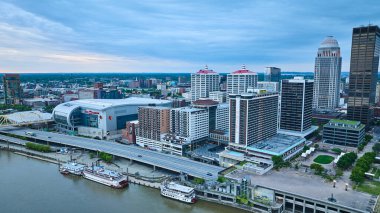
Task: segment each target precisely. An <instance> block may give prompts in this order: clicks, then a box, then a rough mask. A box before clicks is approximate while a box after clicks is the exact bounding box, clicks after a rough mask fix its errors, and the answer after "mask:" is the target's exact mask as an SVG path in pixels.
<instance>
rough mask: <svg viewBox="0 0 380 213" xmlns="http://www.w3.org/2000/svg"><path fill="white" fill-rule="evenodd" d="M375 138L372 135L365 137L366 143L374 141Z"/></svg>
mask: <svg viewBox="0 0 380 213" xmlns="http://www.w3.org/2000/svg"><path fill="white" fill-rule="evenodd" d="M372 138H373V136H372V135H365V136H364V141H366V142H367V143H368V142H370V141H371V140H372Z"/></svg>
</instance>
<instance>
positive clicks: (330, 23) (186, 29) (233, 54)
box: [0, 0, 380, 73]
mask: <svg viewBox="0 0 380 213" xmlns="http://www.w3.org/2000/svg"><path fill="white" fill-rule="evenodd" d="M373 2H375V1H373ZM216 3H218V4H216ZM351 5H352V3H349V2H329V3H328V7H326V2H320V3H309V2H308V3H307V4H306V3H303V5H299V3H297V2H276V3H274V2H252V1H241V2H239V3H236V2H233V3H232V2H227V1H226V2H214V1H208V2H203V1H192V2H186V3H183V2H181V3H180V2H179V1H164V2H161V3H156V2H149V1H144V2H140V1H139V2H138V3H135V2H128V3H118V2H111V1H110V2H103V3H97V4H96V3H95V4H93V3H91V2H87V1H81V2H80V3H78V2H73V1H60V2H44V3H43V4H42V3H39V2H25V1H17V0H16V1H4V2H1V3H0V12H1V13H0V14H1V15H0V23H1V24H0V37H1V38H2V39H1V40H0V42H1V43H0V44H1V48H0V53H1V57H2V63H1V67H0V72H1V73H4V72H22V73H25V72H26V73H31V72H33V73H36V72H151V73H154V72H183V73H191V72H196V71H197V70H199V69H201V68H202V67H203V66H204V65H205V64H208V65H209V66H210V68H211V69H213V70H214V71H216V72H218V73H230V72H232V71H234V70H236V67H240V66H241V64H246V65H247V68H248V69H250V70H252V71H255V72H258V73H262V72H264V70H265V67H267V66H276V67H279V68H281V69H282V70H284V71H296V72H313V70H314V57H315V54H316V49H317V48H318V46H319V45H320V43H321V41H322V40H323V38H325V36H327V35H333V36H334V37H335V38H337V39H338V41H339V43H340V45H341V50H342V57H343V62H342V71H344V72H346V71H349V59H350V48H351V29H352V28H353V27H358V26H360V25H366V24H368V23H369V22H370V23H371V24H378V23H379V22H380V18H379V17H378V16H377V11H378V10H379V9H380V8H379V6H377V4H365V5H364V4H360V5H356V7H352V6H351ZM343 10H344V11H345V13H344V14H342V13H340V12H339V11H343ZM78 17H79V18H78Z"/></svg>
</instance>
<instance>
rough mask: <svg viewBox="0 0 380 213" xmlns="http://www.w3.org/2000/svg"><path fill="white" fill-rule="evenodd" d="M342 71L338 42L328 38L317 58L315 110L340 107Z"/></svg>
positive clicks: (314, 94) (320, 48)
mask: <svg viewBox="0 0 380 213" xmlns="http://www.w3.org/2000/svg"><path fill="white" fill-rule="evenodd" d="M341 69H342V57H341V56H340V47H339V44H338V41H337V40H336V39H335V38H334V37H332V36H327V38H326V39H325V40H324V41H323V42H322V43H321V45H320V47H319V48H318V53H317V57H316V58H315V67H314V92H313V109H315V110H318V111H332V110H334V109H335V108H336V107H338V104H339V98H340V96H339V87H340V84H339V83H340V73H341Z"/></svg>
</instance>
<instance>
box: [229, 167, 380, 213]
mask: <svg viewBox="0 0 380 213" xmlns="http://www.w3.org/2000/svg"><path fill="white" fill-rule="evenodd" d="M235 176H236V177H241V178H244V177H247V176H249V177H250V178H251V182H252V184H255V185H259V186H263V187H267V188H271V189H275V190H280V191H284V192H288V193H292V194H295V195H300V196H304V197H309V198H312V199H316V200H321V201H325V202H328V200H327V199H328V198H329V197H331V194H333V195H334V198H335V199H336V200H337V202H336V204H337V205H343V206H347V207H351V208H354V209H359V210H362V211H366V208H367V207H368V206H369V201H370V200H373V199H376V198H371V195H369V194H366V193H362V192H358V191H354V190H353V189H352V186H350V185H349V189H348V191H346V190H345V184H346V182H345V181H342V180H337V183H336V187H335V188H334V187H332V183H330V182H326V181H325V180H324V179H323V178H321V177H317V176H315V175H313V174H312V171H310V170H308V171H307V172H305V169H299V170H298V171H293V170H290V169H288V170H285V169H282V170H281V171H275V170H272V171H271V172H270V173H267V174H266V175H249V174H247V173H244V172H242V173H236V175H235Z"/></svg>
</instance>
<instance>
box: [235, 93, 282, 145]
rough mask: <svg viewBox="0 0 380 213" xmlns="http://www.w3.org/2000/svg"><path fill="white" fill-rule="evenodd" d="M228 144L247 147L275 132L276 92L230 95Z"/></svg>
mask: <svg viewBox="0 0 380 213" xmlns="http://www.w3.org/2000/svg"><path fill="white" fill-rule="evenodd" d="M229 101H230V102H229V103H230V113H229V116H230V119H229V120H230V125H229V130H230V145H232V146H237V147H242V148H244V147H247V146H249V145H251V144H254V143H257V142H259V141H261V140H264V139H267V138H269V137H271V136H274V135H276V133H277V110H278V93H268V92H250V93H242V94H240V95H234V94H232V95H230V96H229Z"/></svg>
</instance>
